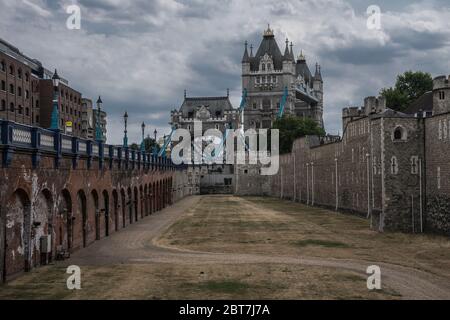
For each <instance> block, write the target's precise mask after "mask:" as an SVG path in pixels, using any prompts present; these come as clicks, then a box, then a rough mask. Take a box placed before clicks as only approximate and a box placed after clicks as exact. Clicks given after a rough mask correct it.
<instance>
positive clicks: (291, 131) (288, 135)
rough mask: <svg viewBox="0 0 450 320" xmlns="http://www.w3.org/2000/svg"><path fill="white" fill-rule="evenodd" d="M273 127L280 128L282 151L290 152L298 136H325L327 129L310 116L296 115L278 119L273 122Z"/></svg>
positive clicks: (282, 152)
mask: <svg viewBox="0 0 450 320" xmlns="http://www.w3.org/2000/svg"><path fill="white" fill-rule="evenodd" d="M273 129H278V130H280V153H281V154H284V153H289V152H291V151H292V144H293V143H294V141H295V140H296V139H298V138H301V137H304V136H312V135H316V136H324V135H325V130H323V129H322V128H321V127H319V126H318V125H317V123H316V122H315V121H314V120H312V119H309V118H300V117H294V116H284V117H283V118H281V119H277V120H276V121H275V122H274V124H273Z"/></svg>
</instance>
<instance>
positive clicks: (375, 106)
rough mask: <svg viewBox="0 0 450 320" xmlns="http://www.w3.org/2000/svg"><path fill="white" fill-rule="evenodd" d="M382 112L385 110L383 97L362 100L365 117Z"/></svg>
mask: <svg viewBox="0 0 450 320" xmlns="http://www.w3.org/2000/svg"><path fill="white" fill-rule="evenodd" d="M384 110H386V98H385V97H382V96H379V97H367V98H365V99H364V113H365V115H366V116H368V115H370V114H374V113H382V112H383V111H384Z"/></svg>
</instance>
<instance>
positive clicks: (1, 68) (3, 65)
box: [0, 61, 6, 72]
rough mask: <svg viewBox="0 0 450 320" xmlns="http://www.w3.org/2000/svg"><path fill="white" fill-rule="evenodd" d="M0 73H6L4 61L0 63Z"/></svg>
mask: <svg viewBox="0 0 450 320" xmlns="http://www.w3.org/2000/svg"><path fill="white" fill-rule="evenodd" d="M0 71H2V72H5V71H6V63H5V61H2V62H0Z"/></svg>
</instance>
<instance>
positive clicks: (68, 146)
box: [0, 121, 187, 281]
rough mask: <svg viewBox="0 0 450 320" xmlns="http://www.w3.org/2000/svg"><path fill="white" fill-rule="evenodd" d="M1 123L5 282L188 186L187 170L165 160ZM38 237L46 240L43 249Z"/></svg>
mask: <svg viewBox="0 0 450 320" xmlns="http://www.w3.org/2000/svg"><path fill="white" fill-rule="evenodd" d="M0 127H1V128H2V131H1V132H2V144H1V145H0V151H1V156H2V163H3V167H2V168H1V172H0V178H1V179H0V249H1V251H0V270H1V272H0V274H1V279H2V280H3V281H5V280H8V279H11V278H13V277H15V276H17V275H20V274H21V273H22V272H24V271H28V270H30V269H32V268H34V267H37V266H39V265H41V264H45V263H47V262H48V261H49V260H52V259H55V258H56V256H57V254H58V253H61V252H74V251H76V250H79V249H81V248H84V247H86V246H89V245H90V244H92V243H93V242H94V241H96V240H99V239H101V238H104V237H108V236H109V235H111V234H112V233H114V232H117V231H119V230H120V229H122V228H125V227H126V226H128V225H129V224H131V223H134V222H136V221H138V220H140V219H143V218H145V217H146V216H148V215H150V214H152V213H153V212H156V211H158V210H161V209H163V208H164V207H166V206H168V205H170V204H172V203H173V202H174V201H177V200H179V199H180V198H182V197H184V195H185V193H186V191H187V190H186V186H187V181H186V174H185V172H184V170H185V168H180V167H178V168H175V167H174V166H173V165H172V164H171V163H170V162H169V161H168V160H166V159H161V158H155V157H151V156H150V155H148V154H144V153H141V152H135V151H132V150H129V149H128V148H125V149H124V148H120V147H113V146H106V145H103V144H100V143H97V142H92V141H87V140H79V139H76V138H72V137H66V136H64V135H61V134H59V133H54V132H51V131H47V130H43V129H39V128H32V127H26V126H21V125H18V124H14V123H11V122H5V121H3V122H1V121H0ZM49 141H50V142H51V143H50V144H49V143H47V142H49ZM48 235H50V236H51V237H50V238H48ZM43 239H47V240H48V239H50V243H51V245H50V250H49V251H50V252H49V253H48V254H46V253H43V252H41V249H42V248H41V247H42V246H43Z"/></svg>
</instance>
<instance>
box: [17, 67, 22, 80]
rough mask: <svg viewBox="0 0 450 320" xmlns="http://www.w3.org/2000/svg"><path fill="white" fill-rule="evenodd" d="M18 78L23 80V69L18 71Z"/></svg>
mask: <svg viewBox="0 0 450 320" xmlns="http://www.w3.org/2000/svg"><path fill="white" fill-rule="evenodd" d="M17 76H18V77H19V79H22V69H20V68H19V70H17Z"/></svg>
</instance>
